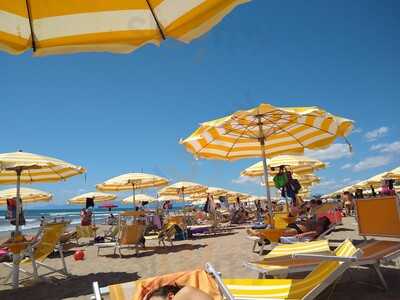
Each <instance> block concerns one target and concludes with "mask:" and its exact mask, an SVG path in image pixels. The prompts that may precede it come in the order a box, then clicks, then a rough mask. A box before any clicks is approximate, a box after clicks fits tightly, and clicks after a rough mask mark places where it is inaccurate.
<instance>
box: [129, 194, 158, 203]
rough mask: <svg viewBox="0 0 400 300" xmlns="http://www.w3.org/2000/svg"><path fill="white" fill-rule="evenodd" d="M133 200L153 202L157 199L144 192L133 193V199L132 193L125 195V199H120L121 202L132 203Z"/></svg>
mask: <svg viewBox="0 0 400 300" xmlns="http://www.w3.org/2000/svg"><path fill="white" fill-rule="evenodd" d="M134 201H139V202H149V203H150V202H154V201H157V199H156V198H154V197H152V196H149V195H146V194H137V195H135V199H133V195H132V196H129V197H126V198H125V199H123V200H122V203H125V204H127V203H133V202H134Z"/></svg>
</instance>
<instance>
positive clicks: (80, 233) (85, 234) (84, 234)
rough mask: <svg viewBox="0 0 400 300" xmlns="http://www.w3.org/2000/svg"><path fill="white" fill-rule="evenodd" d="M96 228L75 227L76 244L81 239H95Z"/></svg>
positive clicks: (86, 226)
mask: <svg viewBox="0 0 400 300" xmlns="http://www.w3.org/2000/svg"><path fill="white" fill-rule="evenodd" d="M95 237H96V227H95V226H93V225H85V226H82V225H78V226H76V243H77V244H79V240H80V239H81V238H93V239H94V238H95Z"/></svg>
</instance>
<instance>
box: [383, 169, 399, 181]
mask: <svg viewBox="0 0 400 300" xmlns="http://www.w3.org/2000/svg"><path fill="white" fill-rule="evenodd" d="M382 178H383V179H394V180H400V167H397V168H395V169H393V170H391V171H389V172H386V174H384V175H383V176H382Z"/></svg>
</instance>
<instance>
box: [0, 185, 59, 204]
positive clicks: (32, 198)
mask: <svg viewBox="0 0 400 300" xmlns="http://www.w3.org/2000/svg"><path fill="white" fill-rule="evenodd" d="M16 195H17V189H16V188H11V189H6V190H2V191H0V205H6V204H7V199H10V198H14V197H16ZM20 197H21V200H22V202H23V203H24V204H26V203H36V202H46V201H50V200H51V199H52V197H53V196H52V194H50V193H48V192H43V191H40V190H36V189H30V188H21V191H20Z"/></svg>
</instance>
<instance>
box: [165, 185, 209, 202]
mask: <svg viewBox="0 0 400 300" xmlns="http://www.w3.org/2000/svg"><path fill="white" fill-rule="evenodd" d="M206 190H207V187H206V186H204V185H202V184H199V183H195V182H189V181H180V182H177V183H174V184H171V185H169V186H166V187H164V188H162V189H161V190H160V191H159V193H158V194H159V195H160V196H182V200H185V195H193V194H198V193H204V192H205V191H206Z"/></svg>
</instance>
